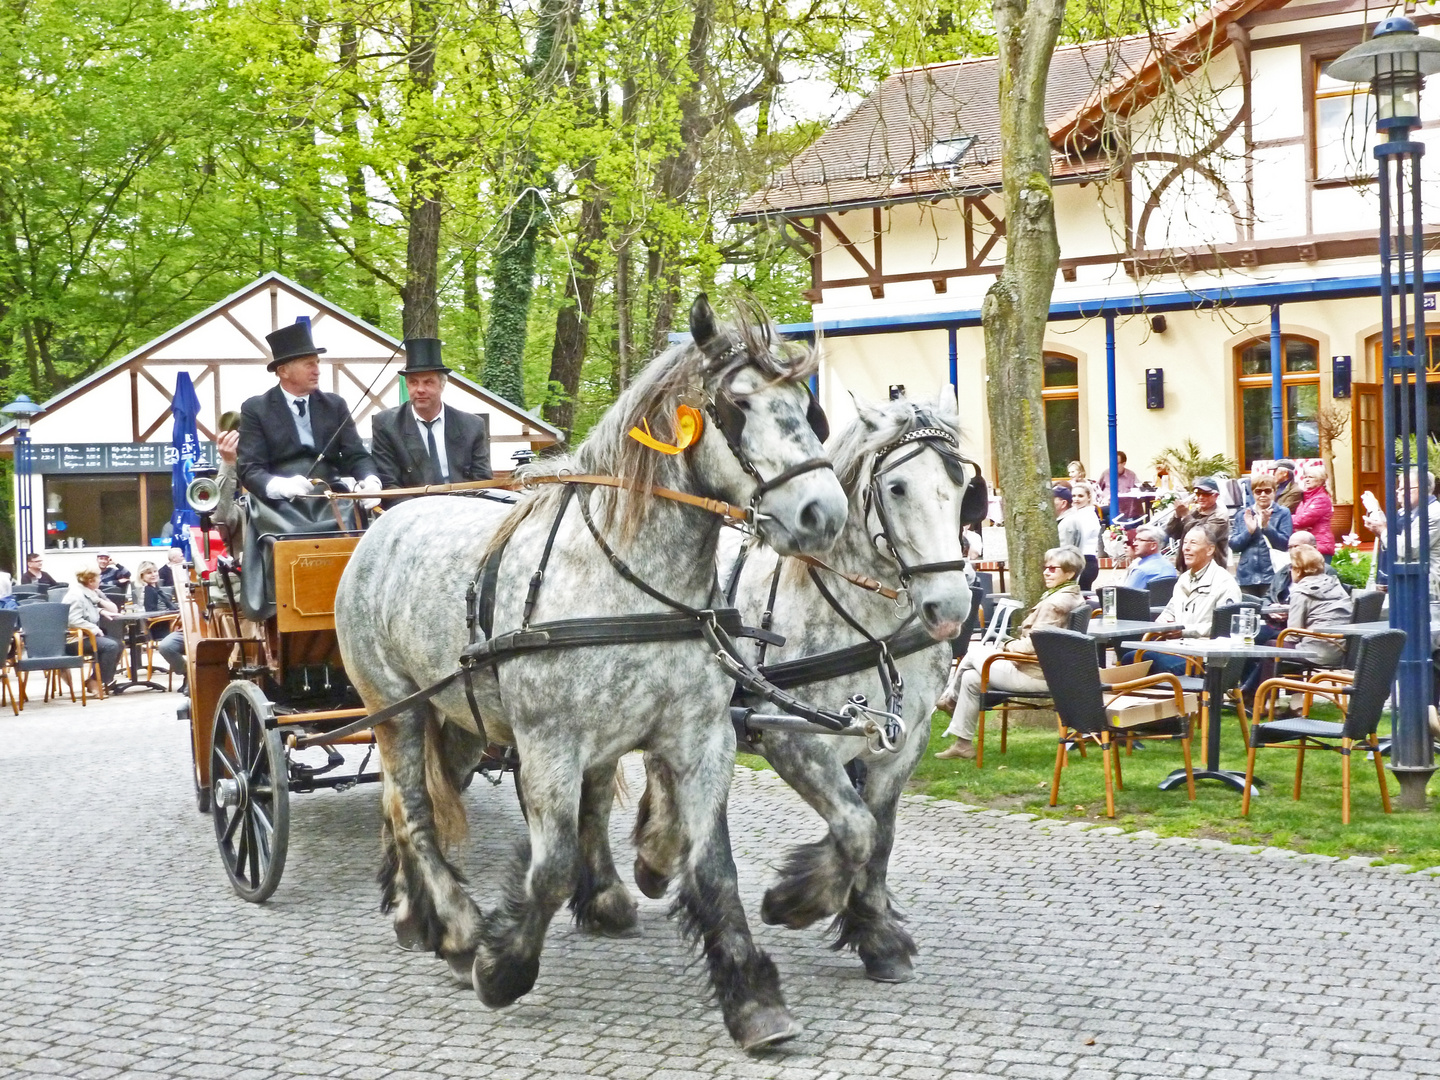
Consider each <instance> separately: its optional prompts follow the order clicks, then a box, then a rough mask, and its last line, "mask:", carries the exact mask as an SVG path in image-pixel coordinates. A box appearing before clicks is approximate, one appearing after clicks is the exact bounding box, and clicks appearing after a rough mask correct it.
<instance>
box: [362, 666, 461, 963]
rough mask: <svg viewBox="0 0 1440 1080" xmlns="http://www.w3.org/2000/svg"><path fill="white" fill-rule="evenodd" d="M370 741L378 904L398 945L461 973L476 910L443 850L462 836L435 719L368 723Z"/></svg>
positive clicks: (456, 798)
mask: <svg viewBox="0 0 1440 1080" xmlns="http://www.w3.org/2000/svg"><path fill="white" fill-rule="evenodd" d="M401 696H403V695H401ZM416 711H417V712H419V711H421V710H416ZM427 711H428V710H427ZM375 742H376V745H377V746H378V747H379V749H380V760H381V762H382V765H383V768H382V774H383V777H384V780H383V789H382V795H381V806H382V810H383V813H384V825H383V827H382V829H381V849H382V854H383V863H382V865H381V869H380V875H379V880H380V890H381V902H380V909H381V910H382V911H385V912H393V914H394V921H395V936H396V939H397V940H398V941H399V942H400V944H401V946H402V947H404V948H408V949H420V948H423V949H426V950H429V951H433V952H434V953H436V954H437V955H439V956H442V957H444V958H445V960H446V961H447V962H449V964H450V967H451V970H453V971H455V972H456V974H457V975H460V976H462V977H463V976H465V975H466V974H467V973H468V970H469V968H470V964H471V960H472V957H473V955H474V949H475V942H476V940H477V938H478V937H479V932H480V910H479V909H478V908H477V907H476V906H475V903H474V901H473V900H471V899H470V897H469V896H468V895H467V894H466V892H465V890H464V888H462V886H461V881H462V878H461V876H460V873H459V871H458V870H456V869H455V867H454V866H453V865H451V863H450V862H449V860H447V859H446V858H445V854H444V852H445V849H446V848H447V847H449V846H451V845H453V844H456V843H458V842H459V841H460V840H461V839H462V838H463V836H464V832H465V809H464V807H463V806H462V805H461V803H460V797H459V793H458V792H457V791H456V789H455V786H454V785H453V783H451V781H450V778H449V775H448V772H447V768H446V766H445V765H444V763H443V762H442V761H441V757H440V755H441V750H440V732H439V726H438V725H437V724H436V723H435V722H434V721H433V720H430V719H429V718H428V717H420V716H415V715H413V714H412V715H410V716H404V717H397V718H395V719H394V720H391V721H388V722H386V723H384V724H381V725H380V726H379V727H377V728H376V729H375Z"/></svg>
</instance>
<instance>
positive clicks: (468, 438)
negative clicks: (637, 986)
mask: <svg viewBox="0 0 1440 1080" xmlns="http://www.w3.org/2000/svg"><path fill="white" fill-rule="evenodd" d="M370 445H371V451H372V452H373V453H374V455H375V465H376V467H377V468H378V469H379V470H380V473H379V475H380V479H381V481H383V482H384V484H385V486H386V487H387V488H394V487H419V486H421V485H422V484H438V483H440V482H441V480H440V476H439V473H438V470H437V469H436V468H435V463H434V462H432V461H431V460H430V452H429V450H427V449H426V447H425V440H424V438H423V437H422V434H421V431H420V425H419V423H417V422H416V420H415V410H414V409H412V408H411V407H410V403H409V402H408V401H407V402H406V403H405V404H404V405H401V406H400V407H399V408H398V409H386V410H385V411H384V412H381V413H376V414H375V419H373V420H372V421H370ZM445 459H446V461H448V462H449V464H450V480H451V481H452V482H456V481H460V480H489V479H490V478H491V476H492V475H493V474H492V473H491V471H490V421H489V419H488V418H486V417H484V416H479V415H477V414H475V413H467V412H461V411H460V410H459V409H455V408H452V407H451V406H449V405H446V406H445ZM397 501H398V500H397Z"/></svg>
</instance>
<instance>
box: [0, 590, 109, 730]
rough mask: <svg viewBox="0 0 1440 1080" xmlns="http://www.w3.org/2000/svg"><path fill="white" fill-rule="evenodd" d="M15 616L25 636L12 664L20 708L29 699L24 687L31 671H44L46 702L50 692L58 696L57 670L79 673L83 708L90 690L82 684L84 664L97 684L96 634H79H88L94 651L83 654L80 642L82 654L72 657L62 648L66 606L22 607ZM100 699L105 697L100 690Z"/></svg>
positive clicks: (72, 693) (66, 630) (65, 634)
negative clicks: (90, 667) (17, 686)
mask: <svg viewBox="0 0 1440 1080" xmlns="http://www.w3.org/2000/svg"><path fill="white" fill-rule="evenodd" d="M16 614H17V615H18V616H19V618H20V630H21V633H22V634H24V638H25V643H24V648H23V649H21V651H20V654H19V656H18V658H17V659H16V661H15V672H16V675H17V677H18V678H17V681H18V682H19V684H20V695H19V697H20V706H21V708H24V705H25V702H26V701H28V700H29V695H28V694H27V692H26V690H27V685H28V680H29V675H30V672H32V671H43V672H45V700H46V701H49V700H50V695H51V693H52V689H53V692H54V694H55V696H56V697H59V695H60V690H59V682H58V681H57V678H56V673H57V672H60V671H76V670H78V671H79V672H80V704H81V705H84V704H85V703H86V701H87V699H88V694H89V691H88V690H87V689H86V685H85V665H86V664H87V663H89V664H91V666H92V669H93V670H94V672H95V681H96V682H97V683H98V682H99V681H100V658H99V650H98V648H96V646H95V640H94V639H95V635H94V634H93V633H91V632H90V631H88V630H82V631H79V633H80V634H88V635H89V637H90V646H91V649H92V650H93V653H92V656H85V655H83V651H84V640H83V639H81V642H80V644H81V653H82V654H81V655H71V654H70V653H68V652H66V651H65V646H66V644H67V643H68V641H69V637H70V628H69V621H70V607H69V605H68V604H25V605H23V606H22V607H21V608H20V609H19V610H18V611H17V612H16ZM101 696H102V697H103V696H104V691H103V688H102V691H101ZM70 700H71V701H74V700H75V687H74V685H73V684H72V685H71V687H70Z"/></svg>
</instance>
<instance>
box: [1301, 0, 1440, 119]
mask: <svg viewBox="0 0 1440 1080" xmlns="http://www.w3.org/2000/svg"><path fill="white" fill-rule="evenodd" d="M1327 70H1328V71H1329V74H1330V75H1331V76H1332V77H1334V78H1336V79H1340V80H1341V81H1343V82H1352V83H1368V84H1369V86H1370V92H1371V93H1372V94H1374V95H1375V112H1376V121H1375V127H1376V129H1377V130H1378V131H1380V132H1381V133H1387V132H1389V131H1391V130H1392V129H1398V130H1399V131H1400V132H1401V133H1402V134H1401V136H1400V137H1402V138H1403V132H1404V131H1405V130H1406V129H1409V128H1412V127H1417V126H1419V124H1420V88H1421V87H1422V86H1424V85H1425V76H1427V75H1434V74H1435V73H1436V72H1437V71H1440V41H1436V40H1435V39H1434V38H1428V37H1423V36H1422V35H1421V34H1420V30H1419V28H1418V27H1417V26H1416V25H1415V23H1413V22H1412V21H1411V20H1409V19H1407V18H1405V17H1404V16H1403V15H1394V16H1391V17H1390V18H1388V19H1383V20H1381V21H1380V22H1379V23H1378V24H1377V25H1376V27H1375V30H1374V32H1373V33H1372V34H1371V36H1370V40H1369V41H1364V42H1361V43H1360V44H1359V45H1356V46H1355V47H1354V48H1353V49H1351V50H1350V51H1349V52H1347V53H1346V54H1345V55H1344V56H1342V57H1340V58H1339V59H1338V60H1335V61H1334V62H1332V63H1331V64H1330V66H1329V68H1328V69H1327Z"/></svg>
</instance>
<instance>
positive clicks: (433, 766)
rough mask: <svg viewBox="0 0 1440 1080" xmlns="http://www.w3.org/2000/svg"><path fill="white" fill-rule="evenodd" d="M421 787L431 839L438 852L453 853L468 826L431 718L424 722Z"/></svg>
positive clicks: (458, 792) (441, 744)
mask: <svg viewBox="0 0 1440 1080" xmlns="http://www.w3.org/2000/svg"><path fill="white" fill-rule="evenodd" d="M425 788H426V790H427V791H428V792H429V794H430V806H431V811H432V813H433V814H434V815H435V839H436V841H437V842H438V843H439V845H440V850H441V851H450V850H453V849H454V848H456V847H458V846H459V845H460V844H461V843H462V842H463V841H464V840H465V835H466V833H468V832H469V828H470V826H469V821H468V820H467V819H466V817H465V805H464V804H463V803H462V802H461V801H460V789H459V788H458V787H456V785H455V781H454V779H453V778H452V777H451V775H450V770H449V769H447V768H446V767H445V758H444V752H443V743H442V734H441V731H440V725H439V724H438V723H437V722H436V721H435V718H434V717H433V716H432V717H429V718H428V719H426V721H425Z"/></svg>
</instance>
